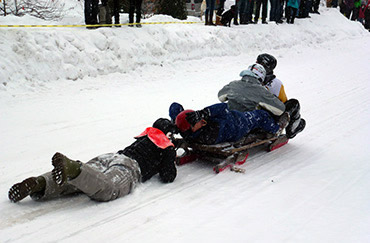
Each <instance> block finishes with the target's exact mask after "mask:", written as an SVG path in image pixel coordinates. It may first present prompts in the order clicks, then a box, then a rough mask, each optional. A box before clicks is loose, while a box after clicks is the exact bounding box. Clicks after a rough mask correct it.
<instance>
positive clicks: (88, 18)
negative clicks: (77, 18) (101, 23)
mask: <svg viewBox="0 0 370 243" xmlns="http://www.w3.org/2000/svg"><path fill="white" fill-rule="evenodd" d="M98 13H99V0H85V23H86V24H87V25H93V24H98ZM88 28H91V27H88Z"/></svg>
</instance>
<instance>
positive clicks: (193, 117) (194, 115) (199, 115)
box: [186, 108, 211, 126]
mask: <svg viewBox="0 0 370 243" xmlns="http://www.w3.org/2000/svg"><path fill="white" fill-rule="evenodd" d="M210 115H211V114H210V111H209V110H208V109H207V108H206V109H203V110H200V111H193V112H189V113H186V120H187V121H188V122H189V123H190V125H191V126H194V125H195V124H197V123H198V122H200V121H201V120H206V121H207V120H208V118H209V116H210Z"/></svg>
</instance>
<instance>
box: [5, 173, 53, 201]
mask: <svg viewBox="0 0 370 243" xmlns="http://www.w3.org/2000/svg"><path fill="white" fill-rule="evenodd" d="M45 186H46V181H45V178H44V177H42V176H39V177H30V178H27V179H25V180H24V181H22V182H20V183H17V184H14V185H13V186H12V187H11V188H10V190H9V192H8V197H9V200H10V201H12V202H14V203H15V202H18V201H20V200H22V199H23V198H25V197H27V196H29V195H31V194H32V193H36V192H40V191H43V190H45Z"/></svg>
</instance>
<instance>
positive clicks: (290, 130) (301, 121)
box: [286, 119, 306, 138]
mask: <svg viewBox="0 0 370 243" xmlns="http://www.w3.org/2000/svg"><path fill="white" fill-rule="evenodd" d="M297 124H298V125H297ZM293 126H295V127H293ZM292 127H293V128H292ZM305 127H306V121H305V120H304V119H299V120H297V121H295V122H294V123H293V124H292V125H289V126H288V127H287V129H286V135H287V137H288V138H294V137H295V136H296V135H297V134H298V133H300V132H302V131H303V129H304V128H305Z"/></svg>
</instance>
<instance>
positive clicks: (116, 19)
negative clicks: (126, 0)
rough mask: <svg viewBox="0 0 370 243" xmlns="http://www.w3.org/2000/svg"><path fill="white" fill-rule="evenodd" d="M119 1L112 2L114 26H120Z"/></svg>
mask: <svg viewBox="0 0 370 243" xmlns="http://www.w3.org/2000/svg"><path fill="white" fill-rule="evenodd" d="M120 8H121V6H120V1H119V0H113V11H112V12H113V16H114V24H120V22H119V11H120ZM116 27H121V26H120V25H117V26H116Z"/></svg>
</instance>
